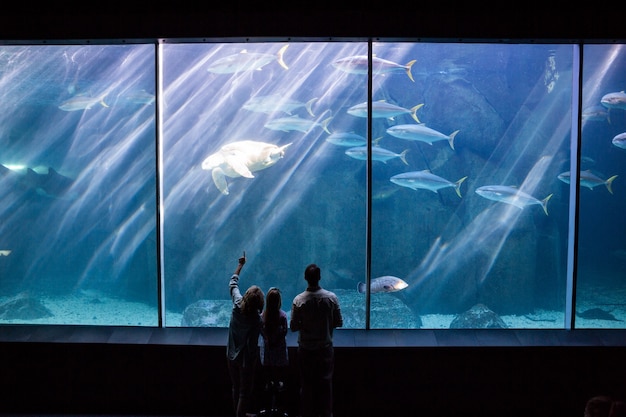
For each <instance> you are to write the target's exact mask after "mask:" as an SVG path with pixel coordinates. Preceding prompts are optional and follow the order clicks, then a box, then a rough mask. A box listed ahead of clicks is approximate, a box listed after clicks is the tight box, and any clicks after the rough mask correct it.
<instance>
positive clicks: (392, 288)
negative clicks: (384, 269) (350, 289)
mask: <svg viewBox="0 0 626 417" xmlns="http://www.w3.org/2000/svg"><path fill="white" fill-rule="evenodd" d="M408 286H409V284H407V283H406V281H404V280H403V279H401V278H398V277H394V276H392V275H385V276H382V277H378V278H373V279H372V280H371V282H370V293H372V294H377V293H385V292H396V291H400V290H403V289H405V288H406V287H408ZM366 289H367V285H366V284H365V283H364V282H359V283H358V284H357V287H356V290H357V291H358V292H359V293H360V294H363V293H365V290H366Z"/></svg>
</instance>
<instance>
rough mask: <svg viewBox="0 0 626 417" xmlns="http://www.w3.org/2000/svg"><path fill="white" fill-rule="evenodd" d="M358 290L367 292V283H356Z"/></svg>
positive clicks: (360, 292)
mask: <svg viewBox="0 0 626 417" xmlns="http://www.w3.org/2000/svg"><path fill="white" fill-rule="evenodd" d="M356 290H357V291H358V292H359V294H363V293H364V292H365V283H363V282H359V283H358V284H357V285H356Z"/></svg>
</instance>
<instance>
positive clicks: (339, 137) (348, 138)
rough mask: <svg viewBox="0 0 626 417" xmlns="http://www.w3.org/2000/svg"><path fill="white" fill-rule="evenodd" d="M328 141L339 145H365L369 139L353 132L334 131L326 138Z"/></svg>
mask: <svg viewBox="0 0 626 417" xmlns="http://www.w3.org/2000/svg"><path fill="white" fill-rule="evenodd" d="M326 142H328V143H332V144H333V145H337V146H365V145H367V139H365V138H364V137H363V136H361V135H357V134H356V133H351V132H334V133H331V134H330V136H328V137H327V138H326Z"/></svg>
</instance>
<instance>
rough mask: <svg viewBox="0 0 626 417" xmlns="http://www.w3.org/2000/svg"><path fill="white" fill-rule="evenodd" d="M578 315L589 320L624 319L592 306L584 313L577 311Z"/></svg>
mask: <svg viewBox="0 0 626 417" xmlns="http://www.w3.org/2000/svg"><path fill="white" fill-rule="evenodd" d="M576 316H577V317H580V318H582V319H587V320H612V321H623V320H620V319H618V318H616V317H615V316H614V315H613V314H611V313H609V312H608V311H605V310H602V309H601V308H597V307H596V308H590V309H589V310H585V311H583V312H582V313H578V312H577V313H576Z"/></svg>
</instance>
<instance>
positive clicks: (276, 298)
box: [265, 287, 283, 311]
mask: <svg viewBox="0 0 626 417" xmlns="http://www.w3.org/2000/svg"><path fill="white" fill-rule="evenodd" d="M282 303H283V302H282V297H281V295H280V290H279V289H278V288H276V287H272V288H270V289H269V290H268V291H267V295H266V297H265V308H266V309H267V310H268V311H278V310H280V307H281V306H282Z"/></svg>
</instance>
